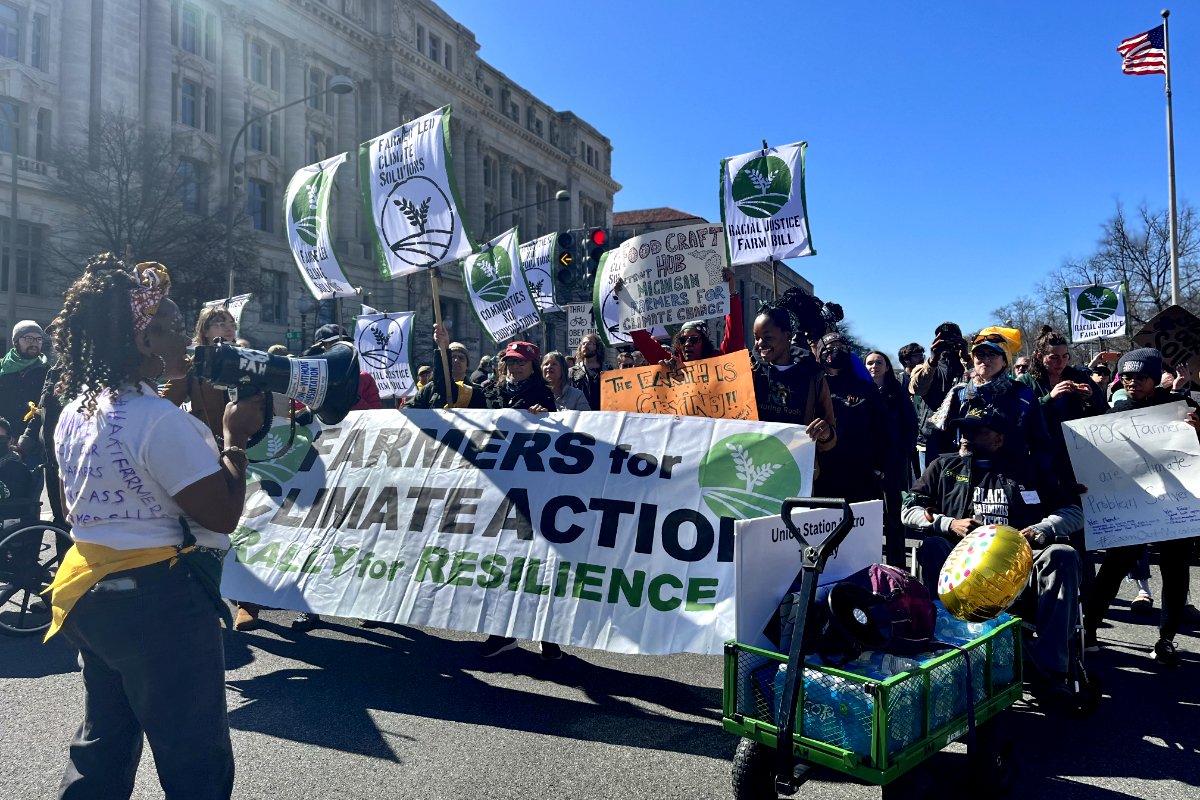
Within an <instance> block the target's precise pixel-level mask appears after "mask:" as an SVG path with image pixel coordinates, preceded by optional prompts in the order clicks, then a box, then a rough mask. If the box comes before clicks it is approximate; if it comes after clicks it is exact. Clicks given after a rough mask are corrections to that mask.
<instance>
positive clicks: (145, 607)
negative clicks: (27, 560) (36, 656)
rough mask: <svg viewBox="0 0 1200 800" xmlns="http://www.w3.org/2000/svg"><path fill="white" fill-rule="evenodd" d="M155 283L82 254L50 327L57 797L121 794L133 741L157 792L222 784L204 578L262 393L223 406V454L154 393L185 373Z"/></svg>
mask: <svg viewBox="0 0 1200 800" xmlns="http://www.w3.org/2000/svg"><path fill="white" fill-rule="evenodd" d="M169 289H170V277H169V275H168V273H167V270H166V268H165V267H164V266H162V265H161V264H157V263H145V264H138V265H137V267H135V268H133V269H128V268H127V267H126V265H125V264H124V263H122V262H120V261H118V260H117V259H116V258H115V257H114V256H112V255H111V254H104V255H100V256H95V257H93V258H91V259H89V261H88V263H87V267H86V269H85V271H84V274H83V276H82V277H80V278H79V279H78V280H76V281H75V283H74V284H72V286H71V287H70V289H68V290H67V294H66V302H65V304H64V306H63V309H62V312H61V313H60V314H59V317H58V319H57V320H56V331H55V350H56V351H57V352H58V353H59V356H60V358H61V359H62V360H63V362H64V369H63V373H62V378H61V380H60V381H59V383H58V387H57V389H58V394H59V396H61V397H62V399H63V401H64V403H65V407H64V409H63V412H62V416H61V417H60V419H59V422H58V426H57V428H56V431H55V449H56V452H57V455H58V461H59V464H60V465H61V468H62V470H61V474H62V483H61V490H62V494H63V500H64V508H65V509H66V512H67V520H68V522H69V523H70V524H71V538H72V539H73V540H74V545H73V546H72V547H71V548H70V550H68V551H67V553H66V555H65V556H64V557H63V560H62V565H61V567H60V568H59V570H58V573H57V574H56V575H55V578H54V582H53V584H52V586H51V589H52V595H51V605H52V607H53V621H52V624H51V626H50V630H49V632H48V633H47V638H49V636H53V635H54V634H55V633H56V632H57V631H59V630H62V632H63V633H64V635H65V636H66V637H67V639H68V640H70V642H71V644H72V645H74V646H75V647H77V648H78V649H79V661H80V664H81V666H82V675H83V685H84V709H85V711H84V719H83V723H82V724H81V725H80V727H79V731H78V733H77V734H76V735H75V738H74V739H73V740H72V742H71V747H70V754H69V760H68V763H67V768H66V774H65V775H64V776H63V780H62V784H61V785H60V787H59V796H60V797H106V798H128V797H129V796H130V794H131V793H132V790H133V784H134V777H135V774H136V772H137V767H138V762H139V760H140V758H141V752H142V737H143V733H144V734H145V737H146V739H147V740H149V742H150V747H151V749H152V750H153V752H154V761H155V766H156V768H157V771H158V776H159V782H160V783H161V784H162V787H163V790H164V792H165V794H166V796H168V797H179V798H183V797H187V798H228V797H229V796H230V795H231V793H232V791H233V774H234V768H233V748H232V745H231V743H230V738H229V723H228V718H227V714H226V707H225V655H224V650H223V646H222V638H221V620H222V619H224V621H225V622H226V624H227V625H228V624H229V623H230V620H229V610H228V607H227V606H226V605H225V603H224V602H223V601H222V600H221V597H220V592H219V585H220V577H221V565H222V563H223V559H224V555H225V552H226V551H227V550H228V548H229V533H230V532H232V531H233V529H234V528H235V527H236V525H237V522H238V518H239V517H240V516H241V514H242V506H243V503H244V502H245V494H246V468H247V458H246V451H245V449H244V448H245V445H246V442H247V440H248V438H249V436H250V434H251V432H252V431H254V430H256V429H257V428H258V426H259V424H260V421H261V419H262V416H263V409H262V396H261V395H259V396H256V397H253V398H249V399H247V400H243V401H242V402H238V403H231V404H229V405H228V406H226V407H225V409H224V412H223V415H222V435H223V438H224V444H223V447H224V449H219V448H218V446H217V443H216V441H215V439H214V437H213V435H212V433H211V431H210V430H209V429H208V428H207V427H206V426H205V425H204V424H203V423H201V422H200V421H199V420H197V419H196V418H194V417H192V416H190V415H188V414H186V413H184V412H183V411H181V410H180V409H178V408H176V407H175V406H174V405H172V404H171V403H170V402H169V401H167V400H165V399H163V398H161V397H159V396H158V390H157V389H158V387H157V382H158V381H160V380H164V379H170V378H180V377H182V376H183V375H184V374H185V373H186V372H187V368H188V364H187V359H186V356H187V346H188V335H187V332H186V330H185V328H184V323H183V316H182V314H180V312H179V308H178V306H176V305H175V304H174V303H173V302H171V300H170V299H168V298H167V293H168V291H169Z"/></svg>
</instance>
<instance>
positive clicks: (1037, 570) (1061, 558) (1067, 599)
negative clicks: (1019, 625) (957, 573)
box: [917, 536, 1083, 674]
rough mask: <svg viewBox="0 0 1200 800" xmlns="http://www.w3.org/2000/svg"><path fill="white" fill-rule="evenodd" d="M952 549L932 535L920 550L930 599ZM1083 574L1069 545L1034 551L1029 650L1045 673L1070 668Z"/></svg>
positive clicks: (1076, 556) (945, 541)
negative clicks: (1034, 599) (1034, 596)
mask: <svg viewBox="0 0 1200 800" xmlns="http://www.w3.org/2000/svg"><path fill="white" fill-rule="evenodd" d="M952 549H954V543H953V542H951V541H950V540H949V539H943V538H942V537H940V536H930V537H928V538H926V539H925V541H924V542H922V543H921V547H920V548H919V549H918V550H917V564H918V565H919V566H920V573H921V574H920V577H921V582H922V583H924V584H925V588H926V589H928V590H929V594H930V596H931V597H937V580H938V574H939V573H940V572H941V571H942V564H944V563H946V557H947V556H949V555H950V551H951V550H952ZM1082 571H1083V566H1082V560H1081V559H1080V557H1079V553H1077V552H1076V551H1075V548H1073V547H1071V546H1070V545H1065V544H1052V545H1050V546H1049V547H1045V548H1043V549H1041V550H1035V551H1034V552H1033V570H1032V571H1031V573H1030V575H1029V586H1030V588H1031V589H1032V590H1034V591H1036V593H1037V639H1036V640H1034V641H1033V642H1032V643H1031V644H1030V645H1029V648H1028V650H1029V655H1030V657H1031V658H1032V659H1033V663H1034V664H1036V665H1037V666H1038V668H1039V669H1041V670H1042V671H1043V672H1046V673H1059V674H1061V673H1065V672H1067V669H1068V667H1069V665H1070V646H1071V636H1072V635H1073V634H1074V632H1075V626H1076V625H1077V624H1078V621H1079V582H1080V579H1081V577H1080V576H1081V574H1082ZM1026 591H1029V589H1027V590H1026Z"/></svg>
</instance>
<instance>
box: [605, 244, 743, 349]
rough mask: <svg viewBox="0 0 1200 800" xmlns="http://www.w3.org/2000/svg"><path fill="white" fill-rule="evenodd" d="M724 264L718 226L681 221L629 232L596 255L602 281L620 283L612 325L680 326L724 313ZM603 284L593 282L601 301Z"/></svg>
mask: <svg viewBox="0 0 1200 800" xmlns="http://www.w3.org/2000/svg"><path fill="white" fill-rule="evenodd" d="M727 266H729V261H728V259H727V257H726V253H725V236H724V230H723V229H722V228H721V226H720V225H708V224H704V225H684V226H681V227H678V228H670V229H668V230H665V231H654V232H652V233H646V234H642V235H641V236H634V237H633V238H632V239H629V240H627V241H625V242H622V243H621V245H620V246H619V247H618V248H617V249H615V250H610V251H609V252H607V253H605V254H604V256H603V257H602V258H601V262H600V272H601V274H602V275H604V276H605V278H606V279H611V280H613V281H615V280H617V279H620V280H621V281H622V282H623V285H622V287H621V291H620V292H617V293H616V311H617V329H618V332H620V333H623V334H626V335H628V334H629V333H631V332H632V331H636V330H642V329H649V328H653V327H655V326H661V325H682V324H683V323H685V322H687V321H688V320H691V319H714V318H716V317H723V316H725V315H726V314H728V313H729V287H728V285H727V284H726V281H725V277H724V275H723V272H724V270H725V268H726V267H727ZM601 293H602V283H601V282H600V281H597V282H596V301H597V302H600V300H601V299H602V298H601Z"/></svg>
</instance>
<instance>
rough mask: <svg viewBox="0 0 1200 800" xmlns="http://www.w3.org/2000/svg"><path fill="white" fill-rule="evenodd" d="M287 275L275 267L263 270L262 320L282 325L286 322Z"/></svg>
mask: <svg viewBox="0 0 1200 800" xmlns="http://www.w3.org/2000/svg"><path fill="white" fill-rule="evenodd" d="M287 284H288V276H287V273H286V272H281V271H279V270H276V269H264V270H263V288H264V290H265V292H264V295H265V296H264V297H263V303H262V307H261V312H260V313H261V315H262V317H261V318H262V321H263V322H266V323H275V324H279V325H283V324H285V323H286V322H287V297H288V285H287Z"/></svg>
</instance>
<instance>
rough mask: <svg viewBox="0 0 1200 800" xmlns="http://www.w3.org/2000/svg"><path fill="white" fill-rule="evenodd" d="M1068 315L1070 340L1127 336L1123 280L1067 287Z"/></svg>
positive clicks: (1085, 340) (1080, 340)
mask: <svg viewBox="0 0 1200 800" xmlns="http://www.w3.org/2000/svg"><path fill="white" fill-rule="evenodd" d="M1066 293H1067V316H1069V317H1070V318H1071V341H1073V342H1087V341H1091V340H1092V339H1109V338H1111V337H1113V336H1128V335H1129V317H1128V316H1127V315H1126V313H1125V283H1124V282H1123V281H1117V282H1116V283H1098V284H1095V285H1089V286H1068V287H1067V289H1066Z"/></svg>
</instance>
